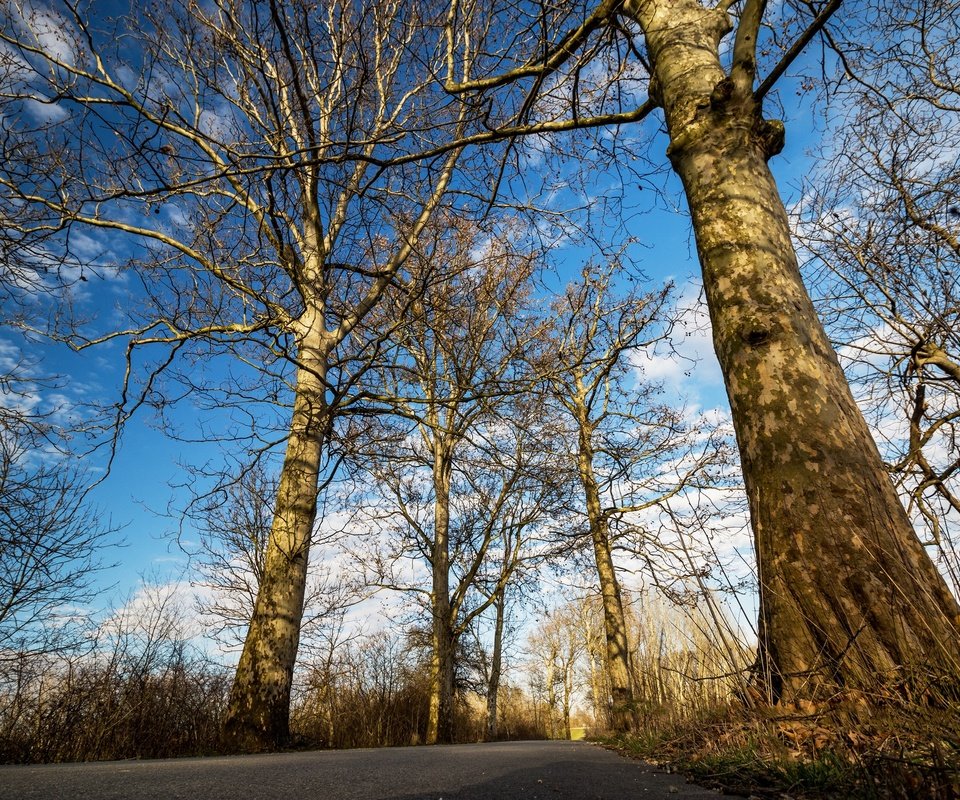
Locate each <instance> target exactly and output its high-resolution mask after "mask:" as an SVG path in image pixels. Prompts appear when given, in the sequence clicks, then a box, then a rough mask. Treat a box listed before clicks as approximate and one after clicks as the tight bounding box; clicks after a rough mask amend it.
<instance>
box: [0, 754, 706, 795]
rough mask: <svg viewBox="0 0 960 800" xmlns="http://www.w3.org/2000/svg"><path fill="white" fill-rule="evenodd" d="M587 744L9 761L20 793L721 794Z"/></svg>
mask: <svg viewBox="0 0 960 800" xmlns="http://www.w3.org/2000/svg"><path fill="white" fill-rule="evenodd" d="M717 797H718V795H717V793H716V792H714V791H712V790H709V789H701V788H698V787H692V786H688V785H687V784H686V783H685V782H684V779H683V778H682V777H678V776H676V775H666V774H664V773H661V772H657V771H656V770H654V769H653V768H652V767H650V766H649V765H646V764H644V763H642V762H639V761H634V760H632V759H627V758H623V757H622V756H619V755H617V754H616V753H613V752H611V751H609V750H605V749H603V748H601V747H597V746H595V745H590V744H586V743H584V742H504V743H499V744H469V745H452V746H447V747H399V748H389V749H386V748H385V749H379V750H330V751H319V752H309V753H276V754H271V755H257V756H231V757H218V758H185V759H173V760H169V761H111V762H101V763H89V764H52V765H43V766H7V767H0V798H4V800H5V799H6V798H17V800H41V799H42V800H53V799H55V798H64V800H66V799H67V798H70V800H87V799H89V800H93V798H98V800H99V798H103V799H104V800H110V799H111V798H118V799H119V798H123V800H161V799H162V800H173V799H174V798H183V800H268V799H269V798H284V799H285V800H716V798H717Z"/></svg>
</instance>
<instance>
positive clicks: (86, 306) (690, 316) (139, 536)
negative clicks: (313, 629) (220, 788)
mask: <svg viewBox="0 0 960 800" xmlns="http://www.w3.org/2000/svg"><path fill="white" fill-rule="evenodd" d="M94 7H97V8H100V9H104V8H107V6H105V5H103V4H96V3H95V4H94ZM44 37H45V38H46V39H49V41H50V43H51V46H53V47H54V48H57V47H62V40H61V39H59V38H58V37H57V35H56V33H55V31H49V30H48V31H46V32H45V33H44ZM797 86H798V84H796V83H795V82H791V81H787V82H786V84H785V86H784V88H783V89H782V90H781V94H780V97H781V98H782V100H783V107H784V108H783V110H784V113H785V117H786V123H787V140H786V148H785V150H784V152H783V153H782V154H780V155H779V156H777V157H776V158H775V159H774V160H773V161H772V163H771V166H772V168H773V170H774V173H775V175H776V177H777V179H778V183H779V185H780V188H781V192H782V195H783V197H784V200H785V202H786V203H787V205H788V206H789V205H790V204H791V203H793V202H796V200H797V198H798V193H799V186H800V184H801V182H802V180H803V179H804V178H805V177H806V176H808V175H809V174H810V172H811V169H812V163H813V162H812V160H811V153H810V150H811V148H815V147H816V143H817V141H818V138H817V137H818V134H817V133H816V132H815V131H813V125H812V123H813V120H814V117H813V115H812V112H811V110H810V104H809V102H808V98H807V96H806V95H805V94H803V93H802V92H801V91H799V90H798V88H796V87H797ZM30 113H32V114H33V115H34V116H35V117H36V118H38V119H39V118H41V117H45V118H47V119H55V118H56V117H57V115H58V111H57V106H56V105H40V104H37V105H36V106H35V107H33V108H32V110H31V111H30ZM658 124H659V118H658V119H657V120H651V121H648V122H647V123H644V127H645V129H646V130H647V131H648V132H650V133H652V132H653V131H654V130H655V128H656V126H657V125H658ZM627 135H630V134H629V133H628V134H627ZM665 148H666V140H665V138H664V136H663V135H662V134H659V135H656V136H654V138H653V143H652V145H651V152H652V157H653V158H654V159H656V160H661V159H662V156H663V153H664V151H665ZM540 166H541V164H540V163H539V162H538V160H537V157H536V155H535V153H531V154H530V155H529V158H528V160H527V162H526V163H525V169H527V170H529V171H531V172H534V171H536V170H537V169H538V168H539V167H540ZM620 186H623V191H624V198H623V201H624V205H625V206H626V207H627V208H632V209H634V210H635V211H638V212H640V211H642V213H637V214H636V215H633V214H631V216H630V222H629V233H630V235H632V236H634V237H636V239H637V240H638V243H637V244H636V245H634V246H632V247H631V248H630V249H629V250H628V253H629V255H630V258H631V259H632V260H634V261H635V263H636V264H637V266H638V267H639V268H640V269H641V270H642V271H643V272H644V273H645V274H646V275H647V276H648V277H649V278H650V280H651V282H652V283H653V284H657V283H661V282H664V281H668V280H670V281H674V282H675V283H676V285H677V287H678V288H677V295H678V297H679V303H680V306H681V307H682V308H684V309H685V315H684V317H683V321H682V323H681V324H680V325H679V326H678V329H677V331H676V334H677V338H676V340H675V345H676V348H677V350H678V351H679V353H680V354H681V356H682V358H681V359H679V360H678V359H675V358H674V359H670V358H665V357H663V356H662V355H657V356H651V355H649V354H637V355H636V356H635V357H634V358H635V361H634V363H635V365H637V366H638V367H640V368H642V370H643V372H644V374H645V375H646V376H647V377H648V378H653V379H659V380H662V381H663V382H664V384H665V386H666V388H667V390H668V392H670V393H673V394H674V395H676V396H677V397H683V398H684V399H685V401H686V403H687V405H688V408H690V409H691V410H692V411H707V410H709V409H719V414H721V415H724V414H726V413H727V411H726V399H725V394H724V391H723V387H722V380H721V376H720V371H719V367H718V365H717V363H716V359H715V357H714V355H713V352H712V347H711V343H710V333H709V321H708V320H707V319H706V316H705V314H704V313H703V307H702V305H701V304H700V302H699V295H700V292H699V283H698V279H697V277H696V275H697V271H698V267H697V263H696V254H695V248H694V245H693V240H692V234H691V231H690V226H689V221H688V219H687V217H686V213H685V205H684V201H683V200H682V196H681V193H680V190H679V186H678V182H677V180H676V179H675V178H674V177H673V176H672V174H669V173H663V174H662V175H660V176H658V177H657V179H656V184H655V185H650V184H647V185H644V184H643V182H637V183H636V184H633V183H630V182H629V181H628V182H626V183H622V180H621V175H620V174H618V173H615V172H612V171H611V172H606V173H599V174H597V175H596V176H595V179H594V181H593V182H592V183H591V184H590V185H589V186H588V191H591V192H594V193H596V194H597V195H602V194H603V193H605V192H608V191H619V190H620ZM656 186H659V187H660V188H661V190H662V191H661V192H660V193H658V192H657V191H655V187H656ZM569 192H570V193H571V195H572V193H573V189H572V188H571V189H570V190H569ZM567 199H568V198H566V197H564V195H563V193H562V192H561V193H560V194H559V195H557V196H556V197H554V198H552V202H555V203H557V204H558V205H562V203H563V202H565V201H566V200H567ZM569 199H570V200H573V199H574V198H572V196H571V198H569ZM168 213H172V212H168ZM76 244H77V242H75V245H76ZM80 244H81V245H82V244H83V243H82V242H81V243H80ZM97 248H98V243H97V242H95V241H91V242H89V243H88V250H89V252H90V254H91V255H95V254H96V252H97ZM82 251H83V249H82V247H81V252H82ZM584 256H585V251H584V249H583V248H582V247H579V246H573V245H569V244H568V245H567V246H565V247H559V248H557V249H556V251H555V252H554V253H553V259H554V262H555V264H556V265H557V268H558V275H559V276H560V278H559V280H558V282H562V281H563V280H564V279H566V278H567V277H569V276H574V275H576V274H577V273H578V272H579V270H580V268H581V266H582V261H583V259H584ZM73 291H74V298H73V299H74V301H75V302H76V304H77V306H78V307H79V308H80V309H81V310H83V311H86V312H91V313H94V314H97V315H100V316H101V317H104V318H106V317H109V316H110V315H115V314H117V308H118V307H120V308H122V307H123V306H125V305H126V304H127V303H128V302H130V298H132V297H135V295H136V293H137V292H138V291H139V289H138V287H137V286H135V285H133V284H132V283H131V282H130V281H129V279H127V278H125V277H124V276H122V275H119V274H118V273H116V272H113V271H109V270H108V271H107V272H106V273H104V276H103V277H99V276H96V275H94V274H91V275H90V276H89V278H88V279H87V280H85V281H83V282H82V283H77V284H75V289H74V290H73ZM544 302H547V300H546V298H545V300H544ZM0 343H2V346H3V347H6V348H13V349H21V350H22V351H24V352H27V353H29V354H30V355H35V356H38V357H40V358H41V359H42V368H41V369H42V370H43V371H44V372H45V373H47V374H49V373H56V374H59V375H62V376H63V380H64V382H65V386H64V387H63V388H62V389H60V390H58V392H59V394H61V395H62V396H63V398H65V399H66V400H67V402H68V403H76V402H82V401H84V400H86V399H90V400H97V401H99V402H108V403H109V402H115V398H116V393H117V386H118V385H119V381H120V380H121V378H122V375H123V370H124V361H123V348H122V346H121V345H120V344H118V343H114V344H107V345H103V346H98V347H94V348H90V349H88V350H85V351H83V352H82V353H79V354H78V353H71V352H69V351H67V350H66V349H65V348H63V347H60V346H52V345H48V344H45V343H43V342H41V341H39V340H36V339H35V340H34V341H32V342H24V341H23V340H21V339H18V337H17V335H16V333H15V332H12V331H9V330H6V331H2V332H0ZM38 402H39V403H40V404H41V405H47V406H49V405H50V404H51V403H53V402H56V398H53V397H50V396H49V395H48V396H41V397H39V398H38ZM194 414H195V410H194V409H193V408H192V407H191V404H190V403H189V402H187V403H183V404H181V406H180V407H179V408H178V410H177V411H176V412H175V413H174V416H173V420H174V421H175V422H176V423H179V424H182V425H183V426H184V429H185V430H188V431H189V430H190V429H191V428H192V426H193V423H194V421H195V420H194V419H193V415H194ZM218 453H219V451H218V449H217V446H216V445H213V444H204V443H196V444H186V443H184V442H182V441H175V440H173V439H171V438H170V437H169V436H167V435H166V434H165V433H164V431H163V430H162V429H161V428H160V422H159V421H158V420H157V418H156V417H155V416H154V415H153V414H152V412H151V411H150V410H149V409H140V410H139V411H138V412H137V413H136V414H135V415H134V417H133V418H132V419H131V420H130V421H129V422H127V424H126V425H125V427H124V431H123V435H122V438H121V439H120V442H119V446H118V448H117V450H116V453H115V456H114V457H113V460H112V464H111V465H110V470H109V473H108V474H106V473H104V472H103V471H104V469H105V456H106V452H105V451H104V450H102V449H101V450H100V451H98V452H97V453H95V454H93V455H92V456H90V457H89V458H87V459H85V466H86V467H88V468H90V469H91V470H92V471H93V473H94V474H96V475H98V476H99V477H101V478H102V480H101V481H100V482H99V483H98V484H97V485H96V487H95V488H94V489H93V491H92V492H91V494H90V502H91V503H92V504H93V505H94V506H96V507H97V508H98V509H100V510H101V511H102V513H103V514H104V515H105V517H107V518H108V519H109V520H110V522H111V523H112V524H113V525H116V526H119V527H120V530H121V534H120V535H121V537H122V540H123V544H122V546H120V547H118V548H117V549H116V550H115V551H114V552H113V553H111V554H109V555H108V556H107V559H106V560H108V561H115V562H116V564H117V565H116V566H115V567H113V568H111V569H109V570H107V571H106V572H105V573H104V574H103V575H102V576H101V579H100V581H101V586H102V593H101V597H100V598H98V599H100V600H103V599H106V598H113V600H112V601H113V602H114V603H117V604H123V602H124V599H123V598H125V597H130V596H133V595H135V594H136V593H137V592H138V591H139V587H141V585H142V582H143V581H148V582H156V583H161V584H163V583H176V582H184V581H188V580H189V576H188V575H187V573H186V570H187V568H188V559H187V557H186V555H185V553H184V552H183V550H182V549H181V548H180V547H179V546H178V539H177V536H178V534H179V535H180V536H181V537H182V539H181V541H185V542H186V543H188V544H189V542H190V541H191V540H192V539H193V538H194V537H195V531H194V530H193V529H192V527H191V524H190V523H189V522H185V523H184V522H182V520H181V519H180V518H179V517H178V516H177V515H176V514H175V513H173V514H171V513H168V512H169V510H170V509H171V508H176V507H178V506H182V505H183V503H184V502H185V498H186V497H187V495H186V494H185V493H184V490H183V489H182V488H177V487H178V486H181V487H182V484H183V483H184V479H185V471H184V465H185V464H192V465H198V464H202V463H204V462H205V461H206V460H208V459H214V460H216V459H217V458H218V457H219V456H218ZM181 525H182V526H183V527H181Z"/></svg>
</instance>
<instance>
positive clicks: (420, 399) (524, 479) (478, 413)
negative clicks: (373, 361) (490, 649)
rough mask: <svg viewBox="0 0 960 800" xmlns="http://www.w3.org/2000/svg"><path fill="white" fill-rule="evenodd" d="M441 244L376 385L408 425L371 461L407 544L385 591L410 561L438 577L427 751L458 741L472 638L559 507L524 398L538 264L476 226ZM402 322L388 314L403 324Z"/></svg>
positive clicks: (380, 568) (442, 236)
mask: <svg viewBox="0 0 960 800" xmlns="http://www.w3.org/2000/svg"><path fill="white" fill-rule="evenodd" d="M436 235H437V237H438V238H437V240H436V243H437V244H436V247H435V248H431V249H430V250H429V252H428V257H426V258H424V256H423V255H418V256H417V259H416V261H417V263H418V264H419V271H418V274H419V275H421V276H423V277H424V279H425V280H426V281H427V282H428V284H429V285H428V286H426V287H425V288H424V290H423V291H422V292H418V293H417V294H418V299H417V301H416V302H414V303H413V304H410V305H409V308H408V310H407V314H406V316H405V317H403V318H402V322H401V324H400V325H399V326H398V327H397V328H396V332H395V334H394V337H393V345H394V346H393V348H392V349H391V350H389V351H387V353H386V355H387V358H386V361H385V364H384V368H383V370H381V371H378V372H377V373H374V371H372V370H371V371H370V372H369V373H368V376H367V377H368V379H369V380H370V381H372V383H370V387H371V388H370V389H369V390H368V391H367V395H368V396H369V397H370V398H372V399H374V400H375V401H376V402H379V403H381V404H384V405H383V406H382V412H381V413H383V414H389V415H392V416H393V417H394V419H395V420H396V423H395V425H394V426H393V431H392V433H391V434H390V435H389V436H388V435H387V433H386V432H385V431H384V430H383V429H379V430H376V431H374V435H375V439H374V441H373V443H372V447H371V448H370V450H368V451H367V452H365V453H364V456H363V457H364V460H368V461H370V463H371V468H370V472H371V474H372V477H373V479H374V480H373V481H372V482H373V484H374V485H376V486H379V487H380V489H381V491H382V492H385V493H386V495H387V496H386V498H385V500H384V502H383V503H377V504H374V505H373V506H372V507H373V509H374V514H375V515H380V516H382V520H381V521H380V522H375V524H376V525H377V526H378V527H385V528H386V529H387V531H388V532H392V533H393V534H395V535H392V536H389V537H388V538H389V540H390V546H391V551H390V552H391V555H390V556H389V557H388V558H387V559H386V562H384V561H383V560H382V559H381V560H380V561H379V562H378V564H377V565H376V568H375V574H376V577H375V580H376V581H377V582H378V583H380V584H382V585H387V586H392V587H394V588H400V586H401V585H403V586H406V589H407V590H409V588H410V587H409V586H408V585H406V584H403V583H402V582H401V581H397V580H394V579H393V578H391V577H389V576H391V575H392V574H393V573H394V569H395V565H396V562H397V556H398V555H400V554H402V555H405V556H406V557H408V558H410V557H412V558H415V559H416V560H417V561H421V562H422V563H423V564H424V565H425V566H426V567H427V569H428V570H429V575H430V578H429V580H430V588H429V591H427V590H425V589H419V591H420V593H421V594H425V595H426V597H427V599H428V606H429V614H430V624H431V650H432V662H431V703H430V719H429V725H428V729H427V737H426V738H427V742H428V743H434V742H438V741H440V742H446V741H450V740H451V738H452V736H453V711H454V689H455V683H454V678H455V673H456V663H455V662H456V653H457V645H458V642H459V640H460V637H461V636H462V634H463V632H464V631H465V630H466V629H467V628H468V627H469V625H470V624H471V623H472V621H473V620H474V619H475V618H477V617H478V616H479V615H480V614H481V613H483V612H484V611H485V610H486V609H487V608H489V607H490V606H491V605H493V604H494V603H495V602H496V599H497V597H498V595H499V593H500V591H501V590H502V588H503V587H504V586H505V585H506V584H507V582H508V581H509V580H510V578H511V575H512V574H513V572H514V570H515V569H516V567H517V564H518V563H519V561H520V559H521V557H522V555H523V551H524V549H525V548H524V544H525V540H526V538H527V529H528V528H529V527H530V526H532V525H533V524H534V523H536V522H537V521H538V520H540V519H541V518H542V517H543V515H544V513H545V508H546V506H547V505H548V503H549V502H550V500H551V498H552V496H553V495H554V488H553V482H552V481H551V480H550V479H549V478H548V476H547V471H546V467H545V465H544V464H543V458H544V453H545V451H544V449H543V448H541V447H540V446H539V445H538V441H537V436H538V434H539V433H540V432H541V430H543V428H542V426H539V425H538V424H537V423H538V420H537V409H536V407H535V405H534V404H533V403H530V402H529V401H526V400H521V399H518V398H517V397H515V396H516V395H517V393H518V392H520V391H521V390H523V389H526V388H529V386H530V385H531V383H532V381H531V379H530V377H529V375H526V374H525V372H526V371H527V368H526V364H525V359H524V353H525V351H526V349H527V348H528V347H529V346H530V344H531V343H532V342H533V341H534V339H535V337H536V334H537V326H538V321H537V320H536V318H535V317H533V316H532V315H530V314H528V313H527V309H526V305H527V302H528V296H529V283H530V278H531V275H532V272H533V269H534V267H535V261H534V260H533V259H532V258H530V257H529V256H528V255H526V254H523V253H517V252H515V251H514V250H513V248H512V246H511V245H510V244H509V243H508V242H507V241H505V240H498V239H492V240H490V241H489V242H487V244H486V249H484V246H483V243H482V242H480V241H479V239H478V234H477V231H476V229H475V228H474V227H473V226H472V225H471V224H470V223H467V222H460V223H456V224H454V225H452V226H451V228H450V229H449V230H446V231H438V232H436ZM437 264H442V265H444V266H443V271H444V272H445V274H444V275H443V279H442V280H439V281H438V280H437V274H436V273H437V267H436V266H435V265H437ZM393 312H394V309H391V308H389V307H387V306H386V305H384V306H383V307H382V308H381V313H383V314H387V315H389V316H391V317H392V318H393V317H396V318H400V315H401V314H403V312H402V311H397V312H396V313H393ZM390 439H392V441H393V446H392V447H388V446H387V443H388V441H390ZM364 505H369V504H368V503H365V504H364ZM368 516H369V514H368ZM397 550H399V553H398V552H396V551H397Z"/></svg>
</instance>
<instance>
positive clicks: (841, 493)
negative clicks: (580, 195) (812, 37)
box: [628, 0, 960, 699]
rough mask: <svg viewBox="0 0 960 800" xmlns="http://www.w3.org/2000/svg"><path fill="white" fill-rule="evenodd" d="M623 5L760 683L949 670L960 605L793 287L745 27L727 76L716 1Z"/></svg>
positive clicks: (814, 686) (775, 145)
mask: <svg viewBox="0 0 960 800" xmlns="http://www.w3.org/2000/svg"><path fill="white" fill-rule="evenodd" d="M759 5H760V6H761V8H762V4H759ZM628 9H629V10H630V11H631V12H632V14H633V15H634V17H635V18H636V19H637V21H638V22H639V23H640V25H641V27H642V28H643V30H644V32H645V35H646V40H647V46H648V50H649V55H650V59H651V63H652V65H653V70H654V86H655V92H656V93H657V94H658V96H659V100H660V101H661V102H662V104H663V107H664V112H665V116H666V121H667V127H668V130H669V134H670V147H669V150H668V154H669V156H670V159H671V162H672V164H673V167H674V169H675V170H676V171H677V173H678V174H679V176H680V178H681V179H682V181H683V185H684V188H685V191H686V196H687V199H688V203H689V206H690V212H691V215H692V218H693V227H694V231H695V234H696V240H697V249H698V252H699V256H700V261H701V264H702V268H703V281H704V287H705V290H706V295H707V302H708V304H709V308H710V315H711V320H712V323H713V336H714V344H715V347H716V352H717V355H718V358H719V361H720V365H721V367H722V370H723V374H724V379H725V382H726V388H727V393H728V395H729V398H730V404H731V409H732V413H733V422H734V426H735V429H736V434H737V441H738V444H739V448H740V454H741V459H742V463H743V471H744V478H745V483H746V489H747V492H748V495H749V500H750V513H751V518H752V521H753V529H754V534H755V539H756V550H757V563H758V572H759V583H760V593H761V597H760V602H761V609H760V662H759V663H760V666H761V667H762V670H763V677H764V678H765V679H766V681H767V686H768V688H769V691H770V693H771V694H772V696H773V697H774V698H775V699H791V698H795V697H816V696H817V695H818V694H820V693H821V691H824V690H825V691H834V690H835V689H836V688H837V687H875V686H876V685H877V684H878V682H882V681H889V680H901V679H907V680H909V679H911V678H913V677H920V676H919V675H918V673H921V672H923V673H930V672H932V673H944V672H945V673H948V674H950V675H951V676H957V675H958V674H960V669H958V661H960V658H958V653H960V649H958V641H960V640H958V634H960V616H958V615H960V609H958V606H957V603H956V601H955V600H954V598H953V597H952V595H951V594H950V592H949V590H948V589H947V587H946V584H945V583H944V581H943V579H942V578H941V576H940V575H939V574H938V573H937V571H936V569H935V568H934V566H933V564H932V562H931V561H930V559H929V557H928V556H927V554H926V553H925V551H924V550H923V547H922V546H921V545H920V543H919V541H918V539H917V537H916V535H915V534H914V531H913V529H912V528H911V525H910V522H909V520H908V518H907V516H906V514H905V512H904V510H903V507H902V506H901V504H900V502H899V500H898V499H897V496H896V493H895V491H894V488H893V486H892V484H891V482H890V480H889V478H888V477H887V474H886V472H885V470H884V467H883V464H882V462H881V459H880V455H879V453H878V451H877V448H876V445H875V444H874V442H873V439H872V438H871V435H870V432H869V430H868V428H867V425H866V423H865V421H864V419H863V416H862V414H861V413H860V411H859V410H858V408H857V406H856V404H855V402H854V400H853V397H852V395H851V393H850V390H849V387H848V385H847V383H846V380H845V379H844V376H843V373H842V371H841V369H840V366H839V364H838V362H837V359H836V356H835V354H834V352H833V350H832V348H831V346H830V344H829V342H828V340H827V338H826V336H825V334H824V332H823V329H822V326H821V324H820V322H819V320H818V318H817V316H816V314H815V313H814V309H813V306H812V304H811V302H810V299H809V297H808V296H807V293H806V290H805V288H804V286H803V284H802V282H801V278H800V272H799V270H798V267H797V260H796V256H795V253H794V249H793V245H792V242H791V238H790V228H789V225H788V220H787V215H786V213H785V210H784V207H783V204H782V202H781V200H780V196H779V193H778V191H777V187H776V185H775V183H774V180H773V177H772V176H771V174H770V171H769V169H768V167H767V159H768V158H770V157H771V156H772V155H775V154H776V153H777V152H779V149H780V147H781V146H782V135H783V128H782V125H780V124H779V123H775V122H770V121H765V120H763V119H762V117H761V115H760V109H759V108H758V106H757V104H756V102H755V101H754V98H753V79H754V78H753V69H754V68H753V60H752V59H753V55H752V42H750V41H748V40H746V37H749V36H750V31H749V30H745V31H741V32H740V33H738V37H737V43H736V44H735V47H734V66H733V69H732V71H731V73H730V76H729V77H728V76H727V74H726V73H725V72H724V70H723V69H722V67H721V64H720V60H719V57H718V49H719V43H720V40H721V38H722V37H723V36H724V35H725V34H726V33H727V32H728V31H729V30H730V22H729V20H728V17H727V15H726V14H724V13H722V12H720V11H716V10H709V9H704V8H703V7H702V6H701V5H700V4H699V3H697V2H694V1H693V0H656V2H652V1H651V0H633V2H630V3H628ZM741 27H743V23H742V22H741ZM754 38H755V37H754ZM745 53H746V54H748V56H747V55H743V54H745Z"/></svg>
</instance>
